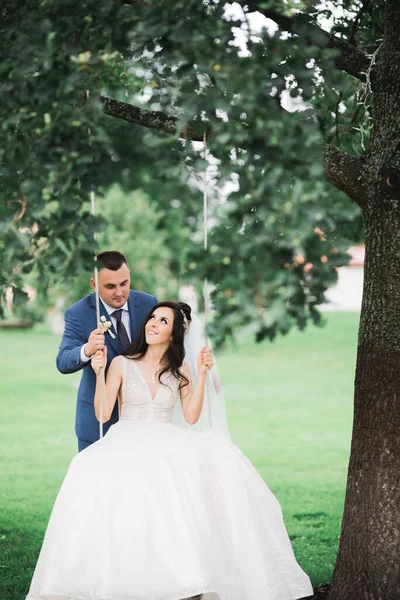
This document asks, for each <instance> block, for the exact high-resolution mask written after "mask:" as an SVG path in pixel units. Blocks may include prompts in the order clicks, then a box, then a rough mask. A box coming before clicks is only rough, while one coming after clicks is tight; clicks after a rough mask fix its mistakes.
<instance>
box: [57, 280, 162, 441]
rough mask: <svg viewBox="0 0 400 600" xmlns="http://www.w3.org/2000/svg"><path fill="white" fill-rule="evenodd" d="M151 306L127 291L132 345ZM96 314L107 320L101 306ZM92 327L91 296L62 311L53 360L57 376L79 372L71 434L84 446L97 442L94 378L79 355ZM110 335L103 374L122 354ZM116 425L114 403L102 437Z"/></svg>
mask: <svg viewBox="0 0 400 600" xmlns="http://www.w3.org/2000/svg"><path fill="white" fill-rule="evenodd" d="M155 304H157V298H156V297H155V296H150V295H149V294H145V293H144V292H137V291H135V290H131V291H130V294H129V299H128V308H129V317H130V323H131V340H132V341H133V340H134V339H135V338H137V337H138V335H139V333H140V330H141V327H142V325H143V321H144V318H145V316H146V314H147V313H148V311H149V310H150V309H151V308H152V307H153V306H154V305H155ZM100 314H101V315H104V316H105V317H106V318H107V321H109V320H110V319H109V316H108V313H107V311H106V310H105V308H104V306H103V304H102V302H100ZM96 327H97V323H96V301H95V295H94V294H90V295H89V296H86V297H85V298H83V299H82V300H79V302H77V303H76V304H74V305H73V306H71V308H69V309H68V310H67V311H66V313H65V329H64V335H63V338H62V341H61V344H60V347H59V349H58V355H57V360H56V362H57V368H58V370H59V371H60V373H75V372H76V371H80V370H81V369H83V373H82V378H81V382H80V385H79V390H78V399H77V407H76V420H75V431H76V435H77V437H78V438H80V439H81V440H85V441H87V442H95V441H96V440H98V439H99V422H98V421H97V419H96V415H95V412H94V392H95V388H96V376H95V374H94V371H93V369H92V367H91V366H90V361H89V362H87V363H82V362H81V359H80V353H81V347H82V345H83V344H85V343H86V342H87V341H88V339H89V335H90V333H91V332H92V331H93V330H94V329H96ZM111 331H112V332H113V333H114V335H115V339H113V338H112V337H111V335H110V334H109V333H106V334H105V341H106V345H107V350H108V352H107V368H106V372H107V370H108V367H109V365H110V363H111V361H112V359H113V358H114V357H115V356H118V355H119V354H122V348H121V344H120V342H119V339H118V336H117V332H116V331H115V329H114V327H112V328H111ZM116 421H118V403H115V407H114V410H113V413H112V416H111V419H110V420H109V421H108V422H107V423H105V424H104V433H106V432H107V430H108V429H109V427H110V426H111V425H113V424H114V423H116Z"/></svg>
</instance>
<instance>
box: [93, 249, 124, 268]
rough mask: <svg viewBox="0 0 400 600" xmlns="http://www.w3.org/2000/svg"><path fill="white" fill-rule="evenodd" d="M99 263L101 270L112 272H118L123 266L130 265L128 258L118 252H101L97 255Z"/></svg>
mask: <svg viewBox="0 0 400 600" xmlns="http://www.w3.org/2000/svg"><path fill="white" fill-rule="evenodd" d="M97 263H98V268H99V269H110V271H118V269H120V268H121V267H122V265H128V261H127V260H126V257H125V256H124V255H123V254H122V253H121V252H117V251H116V250H108V251H107V252H100V254H98V255H97Z"/></svg>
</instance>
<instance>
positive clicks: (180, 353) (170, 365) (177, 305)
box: [124, 300, 192, 386]
mask: <svg viewBox="0 0 400 600" xmlns="http://www.w3.org/2000/svg"><path fill="white" fill-rule="evenodd" d="M163 306H165V307H167V308H171V309H172V310H173V311H174V324H173V327H172V342H171V344H170V345H169V346H168V349H167V350H166V352H165V355H164V359H165V366H164V368H163V369H161V371H159V373H158V374H157V379H158V381H159V382H160V383H162V381H161V377H162V375H163V374H164V373H166V372H167V371H171V373H172V375H173V376H174V377H176V379H178V380H179V381H180V382H183V385H184V386H185V385H188V383H189V380H188V379H187V377H185V376H184V374H183V373H182V371H181V370H180V368H181V366H182V365H183V361H184V359H185V347H184V340H185V334H186V333H187V331H188V328H189V326H190V321H191V316H190V315H191V312H192V309H191V308H190V306H189V304H186V303H185V302H170V301H168V300H166V301H165V302H159V303H158V304H156V305H155V306H153V308H152V309H151V310H150V311H149V312H148V313H147V315H146V317H145V319H144V324H143V327H142V330H141V332H140V335H139V337H137V338H136V339H135V340H134V341H133V342H132V344H131V345H130V346H129V348H127V349H126V350H125V352H124V356H128V357H133V356H134V357H135V358H134V359H133V360H138V359H140V358H143V356H144V355H145V354H146V352H147V348H148V347H149V345H148V343H147V342H146V325H147V323H148V322H149V320H150V317H151V315H152V314H153V313H154V311H155V310H156V309H157V308H162V307H163Z"/></svg>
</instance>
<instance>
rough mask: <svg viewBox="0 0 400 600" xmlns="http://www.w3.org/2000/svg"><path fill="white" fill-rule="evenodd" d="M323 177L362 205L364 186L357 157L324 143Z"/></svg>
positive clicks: (364, 197)
mask: <svg viewBox="0 0 400 600" xmlns="http://www.w3.org/2000/svg"><path fill="white" fill-rule="evenodd" d="M325 179H326V180H327V181H329V182H330V183H333V185H334V186H335V187H337V189H338V190H341V191H342V192H344V193H345V194H347V195H348V196H349V197H350V198H351V199H352V200H354V202H356V203H357V204H358V205H359V206H363V205H364V203H365V200H366V186H365V182H364V177H363V173H362V168H361V160H360V159H359V158H357V157H356V156H351V154H347V153H346V152H343V150H339V148H336V146H331V145H330V144H326V146H325Z"/></svg>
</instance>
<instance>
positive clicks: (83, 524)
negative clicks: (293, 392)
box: [27, 358, 313, 600]
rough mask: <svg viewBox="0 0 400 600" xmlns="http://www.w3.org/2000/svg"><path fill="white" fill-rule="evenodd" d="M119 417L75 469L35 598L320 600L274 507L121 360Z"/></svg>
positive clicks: (53, 525) (50, 534) (233, 458)
mask: <svg viewBox="0 0 400 600" xmlns="http://www.w3.org/2000/svg"><path fill="white" fill-rule="evenodd" d="M123 365H124V378H123V385H122V409H121V417H120V420H119V422H118V423H117V424H115V425H113V426H112V427H111V428H110V430H109V432H108V433H107V435H106V436H105V437H104V438H102V439H101V440H99V441H98V442H96V443H95V444H93V445H92V446H90V447H89V448H87V449H86V450H84V451H83V452H81V453H80V454H78V455H77V456H76V457H75V458H74V459H73V460H72V462H71V465H70V468H69V470H68V473H67V475H66V477H65V480H64V483H63V485H62V487H61V490H60V492H59V494H58V497H57V500H56V503H55V506H54V509H53V512H52V515H51V518H50V522H49V525H48V528H47V532H46V535H45V538H44V542H43V547H42V550H41V553H40V556H39V560H38V563H37V566H36V570H35V574H34V577H33V580H32V584H31V588H30V590H29V593H28V596H27V600H39V599H42V600H181V599H182V598H188V597H191V596H195V595H197V594H204V596H202V598H204V600H294V599H296V598H305V597H307V596H310V595H312V593H313V592H312V587H311V585H310V581H309V578H308V577H307V575H306V574H305V573H304V572H303V571H302V570H301V568H300V567H299V565H298V564H297V562H296V559H295V556H294V554H293V551H292V548H291V545H290V541H289V538H288V535H287V532H286V529H285V525H284V522H283V519H282V512H281V509H280V506H279V503H278V501H277V500H276V498H275V497H274V495H273V494H272V493H271V492H270V490H269V489H268V487H267V486H266V485H265V483H264V482H263V480H262V479H261V477H260V476H259V475H258V473H257V472H256V470H255V469H254V467H253V466H252V464H251V463H250V461H249V460H248V459H247V458H246V457H245V456H244V455H243V454H242V452H241V451H240V450H239V449H238V448H237V447H236V446H235V445H234V444H233V443H232V442H231V441H230V440H229V438H227V437H224V436H223V435H221V434H219V433H217V432H216V431H214V430H212V429H207V430H206V431H205V432H203V433H201V432H197V431H195V430H192V431H191V430H184V429H181V428H180V427H178V426H176V425H174V424H172V423H171V416H172V412H173V407H174V405H175V403H176V402H177V401H179V402H180V400H179V390H178V382H177V380H176V379H175V378H174V377H173V376H172V375H170V374H169V375H167V376H166V377H165V378H164V383H165V384H167V385H160V387H159V388H158V391H157V394H156V396H155V398H154V399H153V398H152V397H151V393H150V390H149V387H148V385H147V383H146V381H145V380H144V378H143V376H142V374H141V372H140V370H139V367H138V366H137V364H136V363H135V361H133V360H130V359H126V358H124V360H123Z"/></svg>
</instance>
